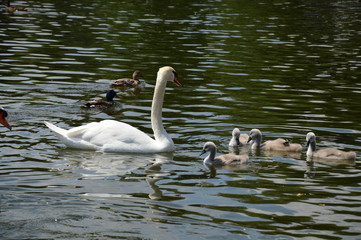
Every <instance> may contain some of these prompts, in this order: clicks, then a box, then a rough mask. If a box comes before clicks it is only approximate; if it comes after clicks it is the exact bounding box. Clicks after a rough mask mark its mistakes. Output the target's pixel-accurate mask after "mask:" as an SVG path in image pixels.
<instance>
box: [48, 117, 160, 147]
mask: <svg viewBox="0 0 361 240" xmlns="http://www.w3.org/2000/svg"><path fill="white" fill-rule="evenodd" d="M45 124H46V125H47V126H48V127H49V128H50V129H51V130H52V131H54V132H55V133H56V134H57V135H58V137H59V138H60V140H61V141H62V142H63V143H64V144H65V145H67V146H68V147H72V148H80V149H95V150H103V151H113V152H116V151H119V152H145V151H149V148H151V147H153V148H154V145H155V144H156V143H155V140H154V139H152V138H150V137H149V136H148V135H147V134H145V133H144V132H142V131H140V130H139V129H137V128H134V127H132V126H130V125H129V124H126V123H123V122H118V121H114V120H104V121H101V122H93V123H89V124H86V125H84V126H80V127H75V128H72V129H69V130H65V129H61V128H59V127H56V126H55V125H53V124H50V123H45Z"/></svg>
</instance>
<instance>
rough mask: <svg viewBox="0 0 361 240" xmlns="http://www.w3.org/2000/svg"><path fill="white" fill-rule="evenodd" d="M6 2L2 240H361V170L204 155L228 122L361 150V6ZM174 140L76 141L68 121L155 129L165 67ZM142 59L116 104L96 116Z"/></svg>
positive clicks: (224, 147)
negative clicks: (124, 149)
mask: <svg viewBox="0 0 361 240" xmlns="http://www.w3.org/2000/svg"><path fill="white" fill-rule="evenodd" d="M14 5H25V6H29V9H28V11H27V12H15V13H7V12H5V11H2V12H1V13H0V93H1V102H0V104H1V106H3V107H5V108H6V109H7V111H8V113H9V118H8V121H9V122H10V123H11V124H12V126H13V130H12V131H8V130H7V129H6V128H5V127H1V128H0V136H1V145H0V151H1V152H0V158H1V161H0V166H1V167H0V174H1V178H0V180H1V186H0V188H1V192H0V194H1V195H0V236H1V238H2V239H220V238H222V239H360V238H361V198H360V195H361V185H360V182H361V167H360V160H359V159H360V158H359V157H357V159H356V161H333V162H325V161H317V162H313V163H307V162H306V161H305V160H306V156H305V149H304V151H302V153H300V154H280V153H267V152H260V153H254V152H252V151H250V150H249V149H248V148H247V147H245V148H242V149H239V151H240V152H245V153H247V154H249V156H250V160H249V163H248V164H245V165H243V166H240V167H237V168H223V169H222V168H221V169H217V170H216V173H215V174H214V173H212V174H211V173H210V171H209V169H207V168H206V167H205V166H203V162H202V160H203V158H204V156H199V154H200V153H201V150H202V147H203V144H204V143H205V142H207V141H213V142H215V144H216V145H217V146H218V153H220V154H225V153H228V152H229V151H230V149H228V142H229V140H230V136H231V131H232V129H233V128H234V127H238V128H240V129H241V131H242V132H244V133H248V132H249V130H250V129H252V128H259V129H260V130H261V131H262V133H263V136H264V139H265V140H269V139H273V138H278V137H282V138H286V139H289V140H290V141H291V142H295V143H300V144H302V145H304V144H305V136H306V133H307V132H309V131H313V132H315V133H316V135H317V140H318V142H317V143H318V146H319V147H320V148H322V147H336V148H339V149H343V150H346V151H355V152H356V153H357V155H358V156H360V154H361V126H360V122H361V107H360V102H361V82H360V76H361V71H360V67H361V46H360V34H361V32H360V30H361V29H360V26H361V20H360V19H361V3H360V2H359V1H352V0H350V1H307V0H306V1H284V0H279V1H260V0H256V1H221V0H209V1H206V0H199V1H182V0H180V1H165V0H161V1H152V0H149V1H146V2H145V3H144V1H138V0H136V1H127V2H118V1H99V0H90V1H89V0H88V1H85V0H78V1H71V2H70V1H60V0H53V1H50V0H45V1H16V2H14ZM164 65H170V66H173V67H174V68H175V69H176V70H177V72H178V75H179V79H180V81H181V82H182V84H183V85H184V86H183V87H175V86H173V85H172V84H169V85H168V88H167V91H166V96H165V103H164V109H163V110H164V112H163V119H164V124H165V128H166V130H167V131H168V133H169V134H170V135H171V136H172V138H173V140H174V142H175V144H176V147H177V149H176V151H175V152H174V153H164V154H119V153H117V154H115V153H100V152H91V151H81V150H72V149H67V148H65V146H64V145H63V144H62V143H61V142H60V141H59V140H58V139H57V138H56V137H55V136H54V135H53V134H52V133H51V132H50V130H49V129H47V128H46V127H45V126H44V124H43V121H45V120H46V121H49V122H52V123H54V124H57V125H58V126H60V127H63V128H67V129H68V128H71V127H75V126H80V125H82V124H86V123H88V122H93V121H100V120H103V119H116V120H119V121H123V122H126V123H129V124H131V125H133V126H137V127H138V128H139V129H141V130H142V131H144V132H146V133H148V134H150V135H151V134H152V130H151V125H150V105H151V100H152V95H153V89H154V84H155V77H156V73H157V71H158V68H159V67H161V66H164ZM136 69H139V70H141V72H142V73H143V76H144V82H145V84H144V85H143V87H141V88H137V89H132V90H119V89H116V91H117V92H118V98H116V99H115V100H116V101H117V102H118V104H119V105H118V107H117V108H116V109H115V110H114V111H108V112H102V111H96V110H95V111H94V110H92V111H85V110H83V109H81V108H80V107H79V106H80V105H82V103H83V102H84V100H90V99H101V98H104V95H105V91H106V90H107V89H109V83H110V81H111V80H114V79H117V78H120V77H130V76H131V74H132V72H133V71H134V70H136Z"/></svg>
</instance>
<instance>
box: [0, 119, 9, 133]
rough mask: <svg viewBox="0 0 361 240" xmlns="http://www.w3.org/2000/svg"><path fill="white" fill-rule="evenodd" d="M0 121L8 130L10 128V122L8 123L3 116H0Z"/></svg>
mask: <svg viewBox="0 0 361 240" xmlns="http://www.w3.org/2000/svg"><path fill="white" fill-rule="evenodd" d="M0 123H1V124H2V125H4V126H5V127H7V128H8V129H9V130H11V126H10V124H9V123H8V121H6V119H5V118H3V119H1V118H0Z"/></svg>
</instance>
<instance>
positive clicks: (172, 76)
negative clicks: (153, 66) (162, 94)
mask: <svg viewBox="0 0 361 240" xmlns="http://www.w3.org/2000/svg"><path fill="white" fill-rule="evenodd" d="M157 78H158V79H166V80H167V81H170V82H173V83H174V84H175V85H176V86H178V87H181V86H182V84H181V83H180V82H179V81H178V74H177V72H176V71H175V70H174V68H172V67H169V66H165V67H161V68H159V71H158V76H157Z"/></svg>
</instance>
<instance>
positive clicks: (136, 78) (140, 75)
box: [133, 70, 143, 80]
mask: <svg viewBox="0 0 361 240" xmlns="http://www.w3.org/2000/svg"><path fill="white" fill-rule="evenodd" d="M142 77H143V74H142V73H141V72H140V71H139V70H136V71H134V73H133V79H135V80H139V79H140V78H142Z"/></svg>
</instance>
